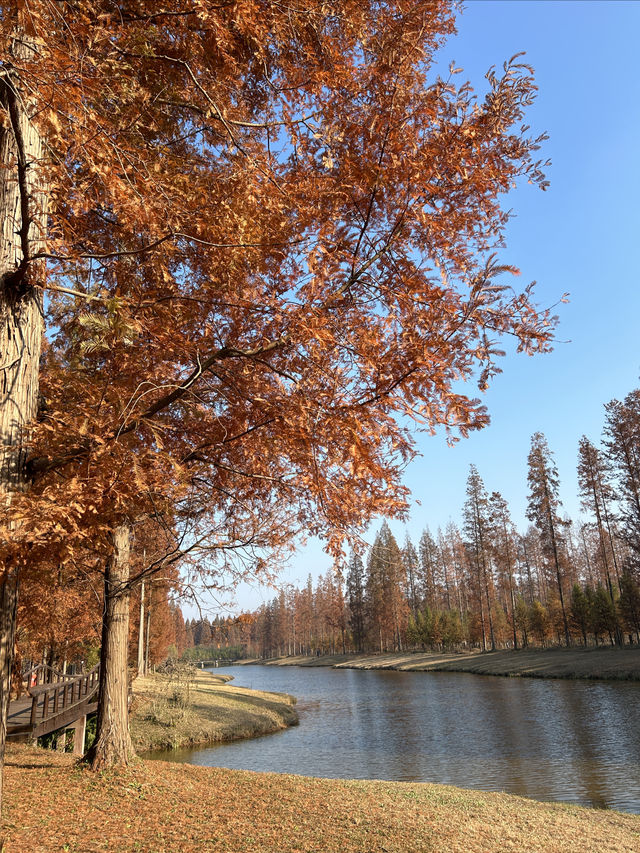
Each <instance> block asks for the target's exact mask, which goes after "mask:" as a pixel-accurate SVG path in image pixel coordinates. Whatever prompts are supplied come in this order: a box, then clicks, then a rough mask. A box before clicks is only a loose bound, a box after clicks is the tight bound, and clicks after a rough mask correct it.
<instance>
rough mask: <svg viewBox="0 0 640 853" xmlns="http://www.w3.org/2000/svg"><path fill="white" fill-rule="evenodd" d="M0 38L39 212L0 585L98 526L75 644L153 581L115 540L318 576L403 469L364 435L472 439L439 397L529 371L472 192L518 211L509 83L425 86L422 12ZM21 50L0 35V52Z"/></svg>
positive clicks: (315, 10) (432, 15)
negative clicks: (301, 551)
mask: <svg viewBox="0 0 640 853" xmlns="http://www.w3.org/2000/svg"><path fill="white" fill-rule="evenodd" d="M256 9H258V13H257V12H256ZM24 14H25V20H26V21H27V23H26V24H24V26H27V24H28V27H29V28H30V31H32V33H33V38H34V40H35V42H36V43H37V45H38V51H37V55H35V53H34V54H33V55H31V54H29V55H27V56H24V57H20V62H19V63H17V62H16V63H14V65H12V70H11V74H10V75H9V76H5V78H3V79H4V82H3V86H4V87H5V88H4V91H5V96H6V97H8V98H9V99H11V97H12V92H13V91H22V89H23V88H24V90H25V91H27V90H28V93H29V98H28V103H29V104H30V106H29V112H30V114H31V115H32V116H33V125H32V123H31V122H29V127H30V128H31V127H32V126H33V127H34V128H35V131H34V138H35V136H36V135H37V134H40V137H42V138H44V139H45V142H46V149H47V151H48V152H49V154H48V162H47V165H46V170H44V169H42V170H40V171H39V172H38V174H40V172H41V173H42V174H43V175H46V193H45V195H46V198H45V199H43V200H42V202H38V203H36V201H37V197H38V194H37V193H36V192H32V193H29V192H28V191H24V192H23V193H22V200H23V202H24V204H22V206H21V207H20V206H19V205H18V207H20V211H21V213H20V216H21V219H20V223H19V224H18V225H19V227H17V228H16V229H15V230H16V232H17V233H18V234H20V237H21V242H20V246H19V247H18V250H17V252H14V253H13V254H11V252H9V253H6V254H7V255H10V256H11V261H10V263H9V267H10V269H9V271H8V276H7V277H5V279H3V281H4V282H5V284H4V291H3V297H2V298H3V299H5V298H6V299H9V301H10V300H11V299H14V301H15V305H14V306H13V307H14V308H17V307H19V308H20V310H17V311H13V313H12V315H11V316H12V317H13V318H16V317H17V318H18V321H17V322H18V324H19V329H13V331H12V332H11V333H12V334H13V337H14V339H16V340H18V339H20V340H25V339H26V334H27V333H28V336H29V338H30V339H31V338H33V339H37V340H38V341H39V339H40V333H39V327H38V325H37V321H36V320H29V319H27V317H26V314H25V313H24V312H25V311H26V310H27V305H28V304H30V301H31V302H33V300H36V301H37V300H38V299H40V296H39V294H40V293H41V291H40V290H35V289H34V285H33V282H35V281H36V280H37V281H38V282H39V285H40V286H41V287H42V286H46V287H47V289H48V292H49V295H50V300H48V302H47V311H48V322H49V327H50V329H51V330H52V335H51V340H50V344H49V346H48V347H47V352H46V357H45V359H44V361H43V370H44V373H43V376H42V386H43V392H44V397H45V398H46V401H47V413H46V416H45V417H44V418H43V419H42V422H41V424H40V425H37V427H36V428H35V430H34V434H33V439H32V448H31V452H30V459H29V464H28V469H26V468H25V466H24V463H25V456H26V453H25V439H24V435H25V433H24V430H23V429H22V427H20V429H19V430H18V433H19V438H18V437H16V434H14V433H12V434H11V437H10V438H9V439H8V440H7V441H6V442H5V446H7V447H10V448H11V452H10V456H11V464H10V465H9V466H8V467H7V466H6V465H5V466H3V470H6V471H7V472H8V471H9V470H10V471H11V472H16V471H19V478H21V482H23V481H24V482H26V481H27V480H29V479H30V478H32V479H35V483H34V486H33V488H32V490H31V493H30V494H29V495H28V496H27V495H26V494H22V493H20V491H19V490H18V491H16V490H15V489H14V486H13V485H12V484H11V483H12V481H11V477H13V476H14V475H13V473H12V474H11V476H9V474H8V473H7V475H6V476H5V478H4V481H3V485H2V489H3V491H4V492H5V493H9V492H10V493H11V494H12V495H15V494H18V495H19V499H15V500H14V499H12V501H11V505H10V507H9V510H8V516H7V518H6V521H5V524H4V529H5V530H9V529H10V527H11V525H12V524H15V523H16V522H17V519H18V518H24V519H26V520H25V522H24V529H25V530H28V531H29V534H28V538H29V541H25V537H26V534H25V537H23V538H21V539H20V541H18V538H17V537H15V536H5V553H4V555H3V558H4V565H5V567H7V566H14V565H17V561H19V560H20V559H22V558H24V554H25V553H26V550H27V548H30V550H29V554H30V558H31V557H33V556H34V554H36V551H37V548H36V547H35V546H38V547H40V546H42V547H43V548H44V547H45V544H46V547H47V548H48V549H49V550H51V549H52V548H54V547H55V548H60V549H62V548H67V549H71V548H73V547H74V544H77V543H78V542H81V541H82V540H83V539H85V540H86V538H87V537H91V536H93V535H94V534H95V531H96V530H99V532H100V542H101V543H102V547H103V548H104V550H105V558H106V563H107V566H108V567H109V568H108V572H109V573H111V574H109V576H108V578H107V582H106V584H105V595H106V604H105V608H104V613H105V618H106V619H107V620H108V619H110V618H111V616H113V615H114V614H117V616H118V619H123V620H125V619H126V618H127V612H126V611H127V607H126V605H127V601H128V596H129V591H130V589H131V585H132V584H133V583H136V582H139V581H140V580H141V579H142V573H143V572H146V573H147V574H149V573H151V572H153V571H155V570H156V569H157V568H158V566H159V565H160V566H163V565H164V564H163V563H162V562H161V560H160V558H158V559H159V562H158V563H157V564H154V563H153V562H151V563H150V564H149V566H148V567H143V568H142V569H140V571H138V572H137V573H136V574H135V575H132V576H131V577H129V576H128V575H127V573H126V572H127V566H126V565H125V562H126V557H127V554H129V548H128V545H127V542H128V540H129V539H130V537H131V530H132V526H133V525H135V523H136V522H137V520H138V519H139V518H141V517H145V516H153V515H154V514H156V513H157V507H158V505H161V506H162V507H163V508H164V509H163V512H169V511H171V512H173V511H174V510H173V507H175V506H176V504H177V503H178V502H179V501H181V500H184V501H186V500H187V497H188V506H189V510H190V511H189V512H187V511H186V504H185V512H184V513H181V512H179V511H178V513H177V515H176V516H175V519H174V521H175V524H176V525H177V526H178V530H180V529H181V531H182V532H181V533H180V536H179V537H178V541H179V542H184V541H185V533H184V528H185V525H187V524H188V523H190V522H188V521H187V520H186V519H192V524H193V526H192V527H191V528H190V531H189V533H190V535H192V538H194V537H195V538H196V539H197V538H199V537H204V536H207V537H208V540H207V541H208V543H209V546H210V548H211V552H212V553H213V554H214V555H215V553H217V554H218V555H219V557H220V561H219V563H218V564H217V567H216V569H215V571H218V572H222V571H225V570H227V569H233V568H234V567H232V566H231V563H230V558H225V557H223V556H222V555H224V554H229V553H230V551H229V549H231V548H233V547H235V548H238V549H239V550H241V551H243V553H246V551H247V550H249V551H250V550H251V549H252V548H253V549H254V551H253V554H254V555H257V554H260V553H262V552H263V551H262V549H264V550H269V549H276V548H278V547H286V543H287V542H290V541H291V539H292V534H294V533H295V532H296V531H297V530H301V529H306V530H307V531H308V532H310V533H312V534H313V533H319V534H323V535H325V536H326V537H327V544H328V548H329V550H330V551H331V552H332V553H333V554H334V555H336V556H339V554H340V550H341V547H342V544H341V543H342V540H343V538H344V537H345V535H346V534H347V533H348V531H349V530H351V529H356V530H361V529H362V528H363V527H364V526H365V525H366V524H367V522H368V521H369V520H370V519H371V518H372V517H373V516H374V515H375V514H376V513H380V512H386V513H388V514H390V515H393V514H396V515H401V514H402V513H403V511H404V510H405V508H406V492H405V490H404V489H403V488H402V486H401V485H400V476H401V472H402V469H403V466H404V463H405V462H406V460H407V459H408V458H409V457H410V456H411V454H412V452H413V444H412V439H411V436H410V435H409V433H408V431H407V430H406V429H405V428H404V427H403V426H402V425H401V424H400V422H399V421H396V420H395V418H394V414H396V413H403V414H409V415H410V416H411V417H412V418H413V419H414V420H415V422H416V423H417V424H418V425H422V426H424V427H426V428H428V429H430V428H432V427H433V425H434V424H437V423H442V424H444V425H445V426H446V427H447V428H448V429H450V430H451V429H455V430H458V431H459V432H460V433H461V434H462V435H465V434H466V433H467V432H468V431H469V430H470V429H477V428H480V427H482V426H484V425H485V424H486V423H487V416H486V413H485V411H484V407H483V406H482V404H481V402H480V401H479V400H478V399H475V398H470V397H467V396H465V395H463V394H460V393H459V392H458V390H457V388H458V380H459V379H460V378H461V377H465V378H469V377H471V376H472V375H474V374H477V375H478V381H479V384H480V386H481V388H484V387H486V384H487V382H488V380H489V378H490V377H491V375H492V374H493V372H494V371H495V369H496V366H495V360H496V357H497V355H498V354H499V353H498V350H497V349H496V347H495V346H494V342H492V341H491V340H489V338H488V336H487V330H488V329H494V330H497V331H498V332H500V333H502V334H513V335H514V336H515V337H516V339H517V340H518V345H519V347H520V348H521V349H523V350H525V351H527V352H534V351H544V350H546V349H548V347H549V342H550V340H551V335H552V330H553V323H551V322H550V318H549V316H548V314H547V312H544V311H542V312H540V311H538V310H537V308H536V307H535V305H534V304H533V302H532V297H531V292H530V290H529V289H527V290H526V291H525V292H524V293H523V294H514V293H513V292H512V291H511V290H510V288H509V286H508V285H506V284H502V283H501V282H499V281H498V276H499V275H500V274H501V273H506V272H511V271H513V270H511V269H510V268H505V267H501V266H500V265H499V264H498V263H497V261H496V259H495V258H491V257H489V252H490V251H491V249H492V248H494V247H496V246H499V245H500V244H501V241H502V237H503V231H504V225H505V222H506V218H507V217H506V215H505V213H504V212H503V210H502V209H501V195H502V193H504V192H505V191H506V190H507V189H508V188H509V187H510V186H511V185H512V184H513V182H514V181H515V180H517V179H518V178H519V177H522V176H524V177H526V178H528V179H529V180H531V181H532V182H534V183H538V184H540V185H542V186H544V178H543V175H542V173H541V171H540V164H539V163H538V162H535V161H534V154H535V151H536V150H537V148H538V145H539V141H540V140H539V139H531V138H528V137H526V136H525V135H524V133H523V131H522V130H521V129H520V128H521V126H522V119H523V116H524V111H525V109H526V107H527V106H528V104H529V103H530V101H531V98H532V95H533V92H534V84H533V79H532V75H531V71H530V69H529V68H528V67H527V66H525V65H523V64H521V63H518V62H517V61H516V60H515V59H514V61H512V62H511V63H510V64H507V65H506V66H505V69H504V73H503V74H497V73H494V72H491V73H490V74H489V89H490V91H489V93H488V95H487V97H486V98H485V100H484V101H482V102H477V101H476V99H475V97H474V96H473V94H472V92H471V89H470V87H469V86H468V85H467V84H466V83H465V84H463V85H461V86H460V87H459V88H456V87H455V86H454V85H453V83H445V82H442V81H439V80H438V81H436V82H435V83H433V84H432V85H429V84H428V82H427V73H428V71H429V69H430V67H431V65H432V63H433V57H434V52H435V50H436V48H437V47H438V45H439V44H440V43H441V41H442V38H443V37H444V36H446V35H447V34H448V33H450V32H452V31H453V28H454V7H453V5H452V4H449V3H446V2H436V3H432V4H410V5H406V4H403V3H400V2H393V3H390V4H388V6H385V7H384V9H381V7H380V4H378V3H374V2H368V0H365V2H364V3H358V4H348V6H347V7H346V8H345V9H342V10H341V16H340V18H337V17H336V16H335V15H334V14H333V11H332V7H331V6H330V5H327V4H324V3H313V4H312V5H311V7H310V8H308V9H307V8H305V9H304V10H301V9H300V8H299V7H298V6H297V5H296V4H292V3H282V4H276V5H274V4H271V3H266V2H265V3H262V2H259V3H258V4H257V6H256V3H255V2H253V0H252V2H249V0H239V2H236V3H234V4H233V5H232V6H228V5H226V4H222V5H220V4H213V3H208V2H205V3H195V2H193V3H191V2H189V0H187V2H186V4H182V5H180V6H178V5H177V4H176V3H173V2H172V0H169V2H168V4H165V6H164V7H163V8H162V9H161V10H158V8H157V4H155V3H151V2H146V0H136V2H134V0H123V1H122V2H120V3H118V4H116V5H114V4H112V3H101V2H99V3H97V4H96V3H92V4H90V5H89V6H87V7H85V6H82V5H78V4H74V3H71V2H62V3H57V4H51V3H49V2H45V0H34V2H32V3H30V4H29V8H28V17H27V13H26V12H25V13H24ZM21 25H22V22H21V21H18V22H17V23H16V21H15V20H13V19H12V16H11V15H7V16H5V17H3V18H2V19H1V21H0V28H1V34H2V38H3V39H4V44H5V46H11V45H13V44H14V43H15V28H16V26H21ZM6 53H7V54H9V53H10V51H8V50H7V51H6ZM12 75H13V76H12ZM10 81H13V82H10ZM12 87H13V88H12ZM14 100H15V99H14ZM23 102H27V101H25V100H24V99H23ZM96 128H99V132H96ZM516 128H517V129H516ZM3 134H4V138H6V139H7V140H9V141H10V142H11V145H13V144H14V141H15V140H16V139H17V136H16V133H15V129H14V130H13V131H11V130H7V131H5V130H3ZM12 134H13V136H12ZM23 136H24V134H23ZM12 140H13V141H12ZM3 151H4V153H3V158H4V160H3V165H4V166H7V167H8V168H7V169H6V170H5V172H4V173H3V174H4V175H6V176H7V180H9V179H10V180H11V181H13V185H14V186H15V185H18V186H20V180H18V181H17V184H16V179H15V176H17V177H18V179H21V178H25V180H28V178H29V175H28V174H27V177H25V171H26V172H27V173H30V172H34V173H35V172H36V171H38V167H39V165H40V163H41V160H42V158H41V157H38V156H30V157H28V158H27V161H28V165H26V161H23V160H21V158H20V156H19V155H17V154H16V153H15V146H14V148H13V149H11V151H10V150H9V149H8V148H5V149H3ZM25 180H23V181H22V186H23V188H24V184H25ZM34 180H35V178H34ZM36 183H37V182H36ZM40 185H42V186H44V184H38V186H40ZM27 196H29V197H30V198H31V199H32V202H33V203H32V205H31V207H30V208H29V209H27V208H28V205H27V203H26V199H27ZM48 202H50V204H49V208H50V209H49V217H48V229H47V231H46V233H45V229H44V228H38V227H36V226H37V221H38V220H37V215H36V214H37V213H38V212H42V211H44V210H45V209H46V207H47V203H48ZM14 207H15V206H14ZM44 239H46V246H45V248H44V249H41V246H40V243H41V241H42V240H44ZM4 256H5V255H3V257H4ZM44 260H46V261H47V263H48V267H49V271H48V277H47V278H46V279H45V278H44V277H43V276H40V277H38V271H39V270H40V269H41V267H42V263H43V261H44ZM23 291H25V292H24V293H23ZM6 304H8V303H6ZM4 305H5V303H3V306H4ZM23 309H24V311H23ZM21 312H22V313H21ZM5 315H6V316H8V314H7V312H6V311H5V308H4V307H3V311H2V316H3V318H4V317H5ZM30 316H33V312H32V315H30ZM3 322H5V321H4V320H3ZM11 322H14V320H13V319H12V320H11ZM11 364H12V365H13V364H14V363H13V362H11ZM37 365H38V354H37V352H36V348H35V344H34V347H32V348H31V349H30V351H29V354H28V356H27V355H26V354H24V355H23V356H22V358H21V362H20V365H19V370H18V371H17V372H16V370H17V368H15V366H12V367H6V368H4V369H5V375H8V376H9V378H8V381H9V383H10V385H11V388H12V389H13V390H12V394H14V395H17V394H20V395H24V396H25V399H26V397H29V399H30V401H31V402H30V405H29V406H26V407H25V408H24V410H23V411H24V413H25V414H24V423H25V424H27V425H30V424H31V423H32V422H33V421H34V418H35V406H34V400H35V394H34V389H35V388H36V387H37V385H36V379H35V377H37ZM7 371H9V374H7ZM11 371H14V372H13V373H11ZM27 376H28V378H27ZM12 377H13V378H12ZM6 387H7V386H6V385H5V388H6ZM21 399H22V397H21ZM2 406H3V407H4V408H3V412H4V413H5V414H3V415H2V416H0V422H3V423H6V412H7V411H8V409H9V408H10V405H9V404H8V402H7V399H6V398H5V399H3V401H2ZM2 418H5V420H4V421H2ZM3 440H4V439H3ZM54 472H55V478H54ZM10 481H11V482H10ZM167 507H171V508H172V509H171V510H168V509H166V508H167ZM63 508H64V511H63ZM181 526H182V527H181ZM58 528H60V529H58ZM125 528H127V529H128V531H129V532H128V533H127V532H126V531H125ZM63 543H64V544H63ZM175 549H176V551H177V550H179V545H176V546H175ZM260 559H261V558H259V557H258V556H253V557H251V558H245V561H244V562H243V563H242V568H236V569H235V571H236V572H237V574H241V573H242V572H244V573H252V572H254V571H255V569H256V567H260V566H261V565H262V564H261V563H260ZM113 571H115V572H116V574H115V575H112V572H113ZM5 578H6V579H8V581H9V579H10V573H8V571H5ZM9 586H10V584H9ZM9 591H10V590H9ZM114 596H115V597H116V598H119V599H121V602H120V603H119V604H117V606H116V603H114V602H112V601H110V600H109V598H110V597H114ZM12 600H13V599H12V596H11V595H9V597H8V598H7V599H6V601H5V604H4V609H3V614H4V616H3V619H4V623H3V624H4V625H5V630H4V634H5V636H4V638H3V641H2V642H3V648H6V649H9V648H10V646H11V645H12V644H11V637H12V633H13V628H12V627H11V624H10V622H11V619H9V621H8V622H7V618H6V617H7V614H10V613H11V609H12V607H13V604H12ZM120 604H122V612H120V609H119V606H120ZM111 627H113V626H107V630H110V628H111ZM125 635H126V632H125ZM108 645H109V644H108V643H105V644H104V646H103V648H104V649H106V648H107V646H108ZM120 657H121V656H120ZM120 657H118V656H115V657H114V656H112V657H111V658H110V659H109V660H112V661H115V660H116V659H118V660H120ZM109 660H106V659H105V660H104V661H103V663H104V664H105V666H106V665H110V664H109ZM5 670H6V666H5ZM105 677H106V676H105ZM119 683H121V681H120V682H119ZM101 695H102V696H103V700H104V701H108V700H109V695H110V694H104V693H103V694H101ZM101 701H102V700H101ZM118 706H119V707H121V706H122V703H121V701H120V700H118ZM117 740H118V743H119V744H120V745H122V743H123V739H122V738H121V737H118V739H117ZM111 746H112V745H111ZM111 746H109V747H108V748H107V749H106V750H105V755H106V754H109V755H110V756H112V758H113V760H115V761H117V760H125V758H126V751H127V749H128V746H127V748H126V749H124V750H123V749H119V748H118V749H112V748H111Z"/></svg>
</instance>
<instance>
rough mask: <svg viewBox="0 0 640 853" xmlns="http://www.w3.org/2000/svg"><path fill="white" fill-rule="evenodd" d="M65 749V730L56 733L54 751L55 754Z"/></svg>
mask: <svg viewBox="0 0 640 853" xmlns="http://www.w3.org/2000/svg"><path fill="white" fill-rule="evenodd" d="M66 748H67V730H66V729H62V730H61V731H60V732H59V733H58V738H57V740H56V750H57V752H64V751H65V749H66Z"/></svg>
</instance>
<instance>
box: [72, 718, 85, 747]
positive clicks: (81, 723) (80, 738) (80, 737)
mask: <svg viewBox="0 0 640 853" xmlns="http://www.w3.org/2000/svg"><path fill="white" fill-rule="evenodd" d="M86 731H87V717H86V714H85V716H84V717H79V718H78V719H77V720H76V721H75V723H74V724H73V754H74V755H84V738H85V733H86Z"/></svg>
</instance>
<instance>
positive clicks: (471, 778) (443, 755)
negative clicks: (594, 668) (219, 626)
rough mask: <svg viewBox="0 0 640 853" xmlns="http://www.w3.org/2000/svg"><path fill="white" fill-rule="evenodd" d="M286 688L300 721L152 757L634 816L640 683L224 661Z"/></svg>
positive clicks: (243, 678) (251, 679) (235, 670)
mask: <svg viewBox="0 0 640 853" xmlns="http://www.w3.org/2000/svg"><path fill="white" fill-rule="evenodd" d="M217 671H218V672H224V673H225V674H229V675H233V676H234V684H235V685H239V686H244V687H248V688H254V689H256V690H275V691H284V692H286V693H292V694H293V695H294V696H296V697H297V699H298V704H297V709H298V712H299V715H300V725H299V726H297V727H293V728H290V729H287V730H285V731H282V732H277V733H275V734H272V735H266V736H264V737H261V738H259V739H253V740H244V741H236V742H233V743H227V744H219V745H216V746H213V747H207V748H202V747H199V748H196V749H189V750H177V751H174V752H164V753H162V754H158V753H156V754H155V755H154V756H153V757H156V758H163V759H164V760H176V761H181V762H188V763H192V764H199V765H207V766H216V767H229V768H234V769H243V770H258V771H272V772H276V773H297V774H302V775H304V776H325V777H329V778H343V779H386V780H395V781H403V782H438V783H442V784H447V785H456V786H459V787H461V788H477V789H480V790H485V791H506V792H508V793H513V794H521V795H523V796H527V797H533V798H534V799H538V800H555V801H562V802H570V803H577V804H581V805H586V806H593V807H597V808H615V809H620V810H623V811H629V812H635V813H640V685H639V684H638V683H636V682H605V681H565V680H543V679H527V678H500V677H493V676H478V675H470V674H466V673H446V672H429V673H426V672H395V671H383V670H373V671H372V670H369V671H363V670H351V669H330V668H320V667H316V668H311V669H309V668H302V667H276V666H231V667H225V668H224V669H222V670H217Z"/></svg>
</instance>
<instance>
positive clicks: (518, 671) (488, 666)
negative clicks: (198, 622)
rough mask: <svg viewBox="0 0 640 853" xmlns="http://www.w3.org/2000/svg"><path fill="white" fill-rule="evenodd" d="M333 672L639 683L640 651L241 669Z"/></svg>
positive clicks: (279, 661)
mask: <svg viewBox="0 0 640 853" xmlns="http://www.w3.org/2000/svg"><path fill="white" fill-rule="evenodd" d="M249 663H254V664H258V663H259V664H261V665H263V666H305V667H312V666H330V667H335V668H338V669H392V670H393V669H395V670H400V671H402V672H411V671H413V672H467V673H472V674H474V675H497V676H505V677H509V678H565V679H566V678H568V679H588V680H599V681H601V680H602V681H640V647H639V646H625V647H623V648H619V647H613V646H598V647H593V648H586V649H585V648H584V647H572V648H569V649H566V648H552V649H519V650H517V651H513V650H511V649H509V650H504V651H496V652H466V653H465V652H461V653H458V652H453V653H450V654H439V653H435V652H401V653H384V654H346V655H322V656H319V657H313V656H310V655H296V656H293V655H291V656H287V657H281V658H273V659H271V660H252V661H236V665H243V664H249Z"/></svg>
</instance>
